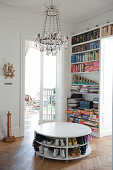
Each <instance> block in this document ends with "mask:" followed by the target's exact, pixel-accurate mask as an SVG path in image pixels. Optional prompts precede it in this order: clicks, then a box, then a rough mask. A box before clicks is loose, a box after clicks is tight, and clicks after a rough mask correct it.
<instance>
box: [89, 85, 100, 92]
mask: <svg viewBox="0 0 113 170" xmlns="http://www.w3.org/2000/svg"><path fill="white" fill-rule="evenodd" d="M89 93H97V94H98V93H99V86H90V87H89Z"/></svg>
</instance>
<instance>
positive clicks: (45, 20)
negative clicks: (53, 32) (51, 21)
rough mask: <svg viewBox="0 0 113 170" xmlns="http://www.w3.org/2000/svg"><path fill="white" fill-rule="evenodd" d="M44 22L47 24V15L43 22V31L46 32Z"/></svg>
mask: <svg viewBox="0 0 113 170" xmlns="http://www.w3.org/2000/svg"><path fill="white" fill-rule="evenodd" d="M46 24H47V15H46V16H45V19H44V24H43V31H44V32H46Z"/></svg>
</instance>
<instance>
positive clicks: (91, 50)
mask: <svg viewBox="0 0 113 170" xmlns="http://www.w3.org/2000/svg"><path fill="white" fill-rule="evenodd" d="M97 50H100V48H95V49H91V50H86V51H79V52H76V53H72V54H81V53H87V52H92V51H97Z"/></svg>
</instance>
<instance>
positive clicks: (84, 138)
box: [82, 136, 87, 144]
mask: <svg viewBox="0 0 113 170" xmlns="http://www.w3.org/2000/svg"><path fill="white" fill-rule="evenodd" d="M82 138H83V143H84V144H86V143H87V140H86V136H83V137H82Z"/></svg>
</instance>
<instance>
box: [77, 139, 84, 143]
mask: <svg viewBox="0 0 113 170" xmlns="http://www.w3.org/2000/svg"><path fill="white" fill-rule="evenodd" d="M77 143H78V144H81V145H82V144H84V140H83V137H77Z"/></svg>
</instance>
